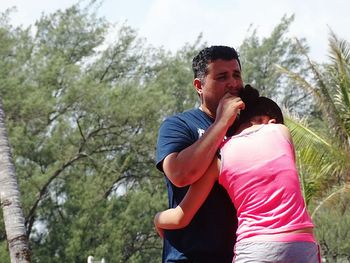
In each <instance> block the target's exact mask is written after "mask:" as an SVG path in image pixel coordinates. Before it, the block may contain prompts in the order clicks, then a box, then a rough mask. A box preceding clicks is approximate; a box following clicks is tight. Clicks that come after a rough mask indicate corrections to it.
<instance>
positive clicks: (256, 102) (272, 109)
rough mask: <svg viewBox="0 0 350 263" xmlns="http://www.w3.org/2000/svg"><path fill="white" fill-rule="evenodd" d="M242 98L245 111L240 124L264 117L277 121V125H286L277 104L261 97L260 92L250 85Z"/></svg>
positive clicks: (241, 115) (243, 92)
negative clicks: (257, 117) (256, 117)
mask: <svg viewBox="0 0 350 263" xmlns="http://www.w3.org/2000/svg"><path fill="white" fill-rule="evenodd" d="M241 98H242V100H243V102H244V104H245V109H244V110H242V111H241V114H240V117H239V118H240V121H239V122H240V123H243V122H246V121H249V120H251V118H253V117H255V116H262V115H266V116H269V117H270V118H273V119H276V122H277V123H282V124H283V123H284V119H283V114H282V111H281V108H280V107H279V106H278V105H277V103H276V102H274V101H273V100H271V99H269V98H266V97H262V96H259V92H258V91H257V90H256V89H254V88H253V87H251V86H250V85H246V86H245V88H244V89H243V91H242V93H241Z"/></svg>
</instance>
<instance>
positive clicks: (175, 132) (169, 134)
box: [156, 116, 195, 171]
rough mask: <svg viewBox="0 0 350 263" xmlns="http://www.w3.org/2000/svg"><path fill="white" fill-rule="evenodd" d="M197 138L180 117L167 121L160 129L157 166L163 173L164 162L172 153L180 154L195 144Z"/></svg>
mask: <svg viewBox="0 0 350 263" xmlns="http://www.w3.org/2000/svg"><path fill="white" fill-rule="evenodd" d="M194 141H195V138H194V136H193V133H192V132H191V129H190V127H189V126H188V125H187V124H186V123H185V122H184V121H183V120H181V119H180V118H179V117H177V116H173V117H170V118H168V119H166V120H165V121H164V122H163V123H162V125H161V126H160V129H159V134H158V141H157V149H156V165H157V168H158V169H159V170H160V171H163V168H162V162H163V160H164V158H165V157H166V156H168V155H169V154H171V153H175V152H180V151H181V150H183V149H185V148H187V147H188V146H190V145H191V144H193V143H194Z"/></svg>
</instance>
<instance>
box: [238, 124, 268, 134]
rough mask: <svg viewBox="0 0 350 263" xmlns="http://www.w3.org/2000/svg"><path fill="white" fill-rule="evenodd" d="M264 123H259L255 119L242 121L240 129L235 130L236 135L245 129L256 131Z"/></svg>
mask: <svg viewBox="0 0 350 263" xmlns="http://www.w3.org/2000/svg"><path fill="white" fill-rule="evenodd" d="M262 124H263V123H257V122H253V121H248V122H245V123H242V124H241V125H240V126H239V127H238V130H237V131H236V132H235V135H237V134H240V133H242V132H244V131H254V130H257V129H258V128H259V127H260V126H261V125H262Z"/></svg>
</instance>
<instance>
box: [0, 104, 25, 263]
mask: <svg viewBox="0 0 350 263" xmlns="http://www.w3.org/2000/svg"><path fill="white" fill-rule="evenodd" d="M0 200H1V206H2V209H3V215H4V222H5V229H6V236H7V242H8V247H9V250H10V258H11V263H30V258H31V253H30V249H29V244H28V238H27V234H26V229H25V225H24V222H25V220H24V216H23V212H22V207H21V201H20V200H21V197H20V191H19V187H18V183H17V179H16V174H15V167H14V164H13V160H12V156H11V151H10V146H9V142H8V137H7V132H6V127H5V112H4V109H3V105H2V101H1V100H0Z"/></svg>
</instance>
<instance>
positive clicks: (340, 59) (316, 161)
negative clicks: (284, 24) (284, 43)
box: [280, 32, 350, 262]
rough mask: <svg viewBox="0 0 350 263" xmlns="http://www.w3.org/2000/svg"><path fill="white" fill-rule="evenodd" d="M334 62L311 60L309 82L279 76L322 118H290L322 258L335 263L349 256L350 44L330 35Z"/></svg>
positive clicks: (309, 62) (293, 73)
mask: <svg viewBox="0 0 350 263" xmlns="http://www.w3.org/2000/svg"><path fill="white" fill-rule="evenodd" d="M329 41H330V62H329V63H327V64H324V65H318V64H316V63H314V62H312V61H311V60H310V59H309V58H308V57H306V58H307V61H308V64H309V71H310V76H311V77H312V78H311V79H310V80H306V79H305V78H303V77H302V76H300V75H299V74H297V73H296V72H291V71H289V70H287V69H286V68H284V67H280V71H281V72H284V73H286V74H287V75H288V76H289V77H290V78H292V79H293V80H294V81H296V82H297V83H299V86H300V87H301V88H303V89H304V90H306V91H307V92H310V94H312V96H313V97H314V100H315V101H316V102H317V107H318V111H319V113H320V117H321V118H319V119H317V120H315V119H308V120H303V121H300V120H297V119H294V120H293V119H290V121H289V123H288V125H289V126H290V128H291V130H292V134H293V139H294V142H295V145H296V149H297V154H298V157H299V158H298V161H299V168H300V171H301V174H302V175H303V182H304V183H305V185H306V186H307V187H305V188H304V189H305V196H306V198H307V203H308V204H309V208H310V211H312V216H313V219H314V220H315V222H316V234H317V236H318V238H319V240H320V242H321V245H322V249H323V254H325V256H326V258H327V260H330V262H336V261H337V260H341V259H343V258H346V257H349V255H350V251H349V242H348V240H350V233H349V231H347V230H346V229H347V226H348V220H349V209H347V206H346V205H344V204H345V203H347V202H348V201H349V200H348V199H349V178H350V177H349V171H350V162H349V159H350V144H349V143H350V129H349V128H350V126H349V114H350V107H349V94H350V82H349V79H350V63H349V62H350V59H349V58H350V57H349V56H350V53H349V47H350V45H349V43H348V42H347V41H345V40H340V39H338V38H337V36H336V35H335V34H334V33H333V32H331V34H330V40H329Z"/></svg>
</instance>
